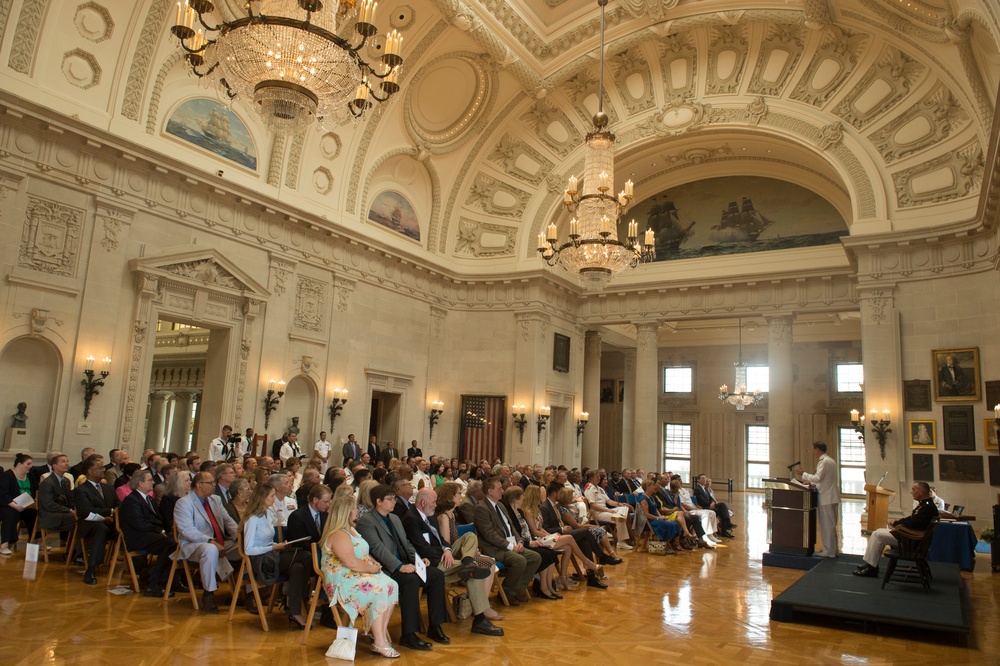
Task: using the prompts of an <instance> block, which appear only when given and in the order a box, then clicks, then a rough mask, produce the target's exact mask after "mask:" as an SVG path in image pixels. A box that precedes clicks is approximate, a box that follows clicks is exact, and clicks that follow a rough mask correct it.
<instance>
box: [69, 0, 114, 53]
mask: <svg viewBox="0 0 1000 666" xmlns="http://www.w3.org/2000/svg"><path fill="white" fill-rule="evenodd" d="M73 25H75V26H76V30H77V32H79V33H80V36H81V37H83V38H84V39H89V40H90V41H92V42H94V43H95V44H99V43H101V42H103V41H104V40H106V39H108V38H109V37H111V33H112V32H113V31H114V29H115V22H114V20H113V19H112V18H111V12H109V11H108V10H107V9H105V8H104V7H102V6H101V5H99V4H97V3H96V2H85V3H83V4H82V5H80V6H79V7H77V8H76V14H75V15H74V16H73Z"/></svg>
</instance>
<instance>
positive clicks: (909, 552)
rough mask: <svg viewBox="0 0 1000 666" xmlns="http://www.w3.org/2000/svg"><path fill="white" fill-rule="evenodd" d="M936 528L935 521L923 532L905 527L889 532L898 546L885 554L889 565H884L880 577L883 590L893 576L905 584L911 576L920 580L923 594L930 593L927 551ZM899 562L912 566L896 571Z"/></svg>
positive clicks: (929, 570) (929, 569)
mask: <svg viewBox="0 0 1000 666" xmlns="http://www.w3.org/2000/svg"><path fill="white" fill-rule="evenodd" d="M937 526H938V521H937V519H935V520H933V521H932V522H931V524H930V525H928V526H927V529H926V530H923V531H920V530H911V529H909V528H907V527H896V528H894V529H892V530H890V531H889V534H891V535H892V536H894V537H896V541H897V542H898V545H896V546H894V547H893V548H890V549H889V550H887V551H886V552H885V556H886V557H887V558H888V559H889V563H888V565H886V568H885V574H884V575H883V576H882V589H883V590H884V589H885V585H886V583H888V582H889V580H890V579H891V578H892V577H893V576H894V575H895V576H896V580H902V581H904V582H905V581H906V580H908V579H909V578H910V575H911V574H913V575H915V576H917V577H918V578H919V579H920V584H921V585H923V588H924V592H929V591H930V589H931V578H933V576H931V568H930V566H929V565H928V564H927V551H928V550H930V547H931V539H932V538H933V537H934V531H935V530H936V529H937ZM900 560H903V561H905V562H913V566H904V567H900V568H899V570H898V571H897V568H896V565H897V564H898V562H899V561H900Z"/></svg>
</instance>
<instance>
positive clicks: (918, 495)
mask: <svg viewBox="0 0 1000 666" xmlns="http://www.w3.org/2000/svg"><path fill="white" fill-rule="evenodd" d="M910 495H911V496H912V497H913V500H914V501H915V502H916V503H917V506H916V508H915V509H913V513H911V514H910V515H909V516H906V517H905V518H900V519H899V520H896V521H893V523H892V526H893V527H906V528H909V529H911V530H916V531H921V532H922V531H923V530H926V529H927V528H928V527H929V526H930V524H931V522H933V521H934V519H935V518H937V517H938V515H939V514H938V508H937V506H935V505H934V500H933V499H932V498H931V487H930V485H929V484H928V483H926V482H924V481H916V482H915V483H914V484H913V485H912V486H910ZM898 545H899V541H898V540H897V539H896V537H894V536H893V535H892V533H891V531H890V530H889V529H887V528H885V527H882V528H880V529H877V530H875V531H874V532H872V535H871V536H870V537H868V548H867V549H866V550H865V563H864V564H862V565H860V566H859V567H858V568H856V569H855V570H854V572H853V573H854V575H855V576H864V577H866V578H868V577H870V578H876V577H877V576H878V563H879V560H881V559H882V551H883V550H885V547H886V546H898Z"/></svg>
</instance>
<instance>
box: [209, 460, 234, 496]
mask: <svg viewBox="0 0 1000 666" xmlns="http://www.w3.org/2000/svg"><path fill="white" fill-rule="evenodd" d="M212 474H214V475H215V494H216V495H218V496H219V499H220V500H222V506H226V504H228V503H229V501H230V500H232V499H233V498H232V496H231V495H230V494H229V486H231V485H232V483H233V481H235V480H236V470H235V469H234V468H233V466H232V465H230V464H229V463H221V464H219V465H216V466H215V469H214V470H212Z"/></svg>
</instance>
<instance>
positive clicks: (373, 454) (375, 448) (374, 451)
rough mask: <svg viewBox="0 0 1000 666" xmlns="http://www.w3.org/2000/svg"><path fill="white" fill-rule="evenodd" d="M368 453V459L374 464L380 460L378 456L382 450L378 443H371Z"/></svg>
mask: <svg viewBox="0 0 1000 666" xmlns="http://www.w3.org/2000/svg"><path fill="white" fill-rule="evenodd" d="M366 451H367V452H368V457H369V458H371V460H372V464H374V463H375V461H376V460H378V455H379V453H380V452H381V451H382V448H381V447H380V446H379V445H378V442H374V443H371V442H369V444H368V448H367V449H366Z"/></svg>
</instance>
